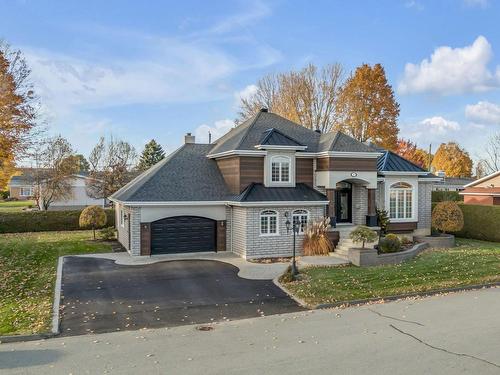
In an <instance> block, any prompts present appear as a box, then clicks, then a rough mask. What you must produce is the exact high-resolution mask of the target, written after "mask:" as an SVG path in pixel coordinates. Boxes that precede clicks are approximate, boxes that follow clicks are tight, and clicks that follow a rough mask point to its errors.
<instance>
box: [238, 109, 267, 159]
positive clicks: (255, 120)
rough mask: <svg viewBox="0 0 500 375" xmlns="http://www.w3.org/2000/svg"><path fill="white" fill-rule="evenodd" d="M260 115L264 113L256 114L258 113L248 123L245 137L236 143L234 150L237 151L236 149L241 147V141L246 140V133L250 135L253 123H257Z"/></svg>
mask: <svg viewBox="0 0 500 375" xmlns="http://www.w3.org/2000/svg"><path fill="white" fill-rule="evenodd" d="M262 113H264V112H258V113H257V114H256V115H255V117H254V119H253V121H252V122H251V123H250V125H248V127H247V130H246V132H245V135H244V136H243V137H241V139H240V141H239V142H238V144H237V145H236V147H235V148H234V149H235V150H237V149H238V148H239V147H240V146H241V145H242V143H243V141H244V140H245V139H247V137H248V133H250V129H251V128H253V127H254V125H255V123H256V122H257V119H258V118H259V117H260V115H261V114H262Z"/></svg>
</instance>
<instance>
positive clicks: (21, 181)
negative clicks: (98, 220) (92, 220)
mask: <svg viewBox="0 0 500 375" xmlns="http://www.w3.org/2000/svg"><path fill="white" fill-rule="evenodd" d="M88 178H89V177H88V176H87V175H86V174H85V173H83V172H81V173H79V174H74V175H72V176H71V178H70V184H71V197H70V198H68V199H65V200H55V201H53V202H52V203H51V204H50V207H49V210H72V209H81V208H84V207H86V206H91V205H97V206H101V207H104V205H105V203H106V199H95V198H92V197H90V196H89V195H88V194H87V189H86V180H87V179H88ZM35 182H36V178H35V171H34V170H33V169H29V168H24V169H22V174H21V175H19V176H13V177H12V178H11V179H10V181H9V184H8V187H9V192H10V197H11V198H16V199H19V200H27V199H33V196H34V193H35V190H36V186H35V185H36V183H35Z"/></svg>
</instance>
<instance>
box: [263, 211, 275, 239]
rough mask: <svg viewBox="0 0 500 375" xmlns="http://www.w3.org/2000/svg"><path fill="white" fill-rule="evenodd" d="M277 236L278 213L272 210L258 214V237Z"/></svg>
mask: <svg viewBox="0 0 500 375" xmlns="http://www.w3.org/2000/svg"><path fill="white" fill-rule="evenodd" d="M276 234H278V213H277V212H276V211H272V210H266V211H262V212H261V213H260V235H261V236H270V235H276Z"/></svg>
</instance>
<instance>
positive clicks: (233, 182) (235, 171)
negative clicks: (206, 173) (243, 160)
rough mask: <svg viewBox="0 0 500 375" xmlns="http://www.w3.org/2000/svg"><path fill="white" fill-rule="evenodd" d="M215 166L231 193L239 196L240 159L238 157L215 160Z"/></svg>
mask: <svg viewBox="0 0 500 375" xmlns="http://www.w3.org/2000/svg"><path fill="white" fill-rule="evenodd" d="M217 166H218V167H219V170H220V171H221V173H222V177H223V178H224V181H225V182H226V185H227V187H228V188H229V190H230V191H231V193H234V194H239V192H240V191H239V189H240V158H239V157H238V156H234V157H230V158H225V159H217Z"/></svg>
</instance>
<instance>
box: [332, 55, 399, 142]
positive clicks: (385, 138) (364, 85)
mask: <svg viewBox="0 0 500 375" xmlns="http://www.w3.org/2000/svg"><path fill="white" fill-rule="evenodd" d="M335 111H336V124H335V129H337V130H340V131H342V132H344V133H346V134H348V135H350V136H351V137H353V138H355V139H357V140H358V141H360V142H366V141H371V142H373V143H375V144H376V145H378V146H380V147H383V148H385V149H387V150H391V151H393V150H395V149H396V147H397V140H398V133H399V128H398V125H397V119H398V116H399V104H398V103H397V102H396V99H395V98H394V91H393V90H392V87H391V86H390V85H389V84H388V82H387V78H386V76H385V71H384V68H383V67H382V65H380V64H375V65H374V66H373V67H371V66H370V65H368V64H363V65H361V66H360V67H358V68H357V69H356V71H355V72H354V75H351V77H349V78H348V79H347V81H346V82H345V84H344V85H343V86H342V89H341V90H340V93H339V97H338V100H337V102H336V108H335Z"/></svg>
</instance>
